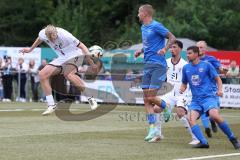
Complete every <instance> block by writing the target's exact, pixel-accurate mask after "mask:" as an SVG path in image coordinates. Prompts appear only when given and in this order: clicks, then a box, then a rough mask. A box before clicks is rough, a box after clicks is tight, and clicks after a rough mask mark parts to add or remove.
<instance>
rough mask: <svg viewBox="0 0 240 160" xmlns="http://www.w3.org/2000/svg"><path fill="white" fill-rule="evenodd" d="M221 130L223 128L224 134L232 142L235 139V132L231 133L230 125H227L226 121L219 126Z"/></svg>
mask: <svg viewBox="0 0 240 160" xmlns="http://www.w3.org/2000/svg"><path fill="white" fill-rule="evenodd" d="M218 126H219V128H221V130H222V131H223V133H225V134H226V135H227V136H228V139H229V140H231V139H233V138H235V136H234V134H233V132H232V131H231V129H230V127H229V125H228V124H227V122H226V121H224V122H222V123H220V124H218Z"/></svg>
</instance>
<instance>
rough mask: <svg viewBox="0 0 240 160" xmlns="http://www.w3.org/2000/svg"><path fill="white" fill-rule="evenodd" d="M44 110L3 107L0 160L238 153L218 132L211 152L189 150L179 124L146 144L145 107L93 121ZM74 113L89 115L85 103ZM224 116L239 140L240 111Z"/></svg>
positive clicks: (146, 159)
mask: <svg viewBox="0 0 240 160" xmlns="http://www.w3.org/2000/svg"><path fill="white" fill-rule="evenodd" d="M108 106H109V105H103V106H102V107H108ZM45 108H46V104H43V103H0V148H1V149H0V160H46V159H48V160H99V159H101V160H118V159H124V160H155V159H156V160H159V159H164V160H165V159H178V158H189V157H199V156H207V155H218V154H229V153H237V152H238V153H240V151H236V150H234V149H233V146H232V145H231V144H230V142H229V141H228V140H227V138H226V137H225V135H224V134H223V133H222V132H220V131H218V132H217V133H215V134H213V138H211V139H209V144H210V148H209V149H193V148H191V146H190V145H188V142H190V140H191V138H190V136H189V134H188V133H187V132H186V130H185V128H184V127H182V123H181V122H179V121H176V120H175V119H172V120H171V121H170V122H168V123H165V124H164V125H163V134H164V137H165V138H164V139H163V140H162V141H160V142H159V143H154V144H149V143H147V142H144V140H143V139H144V136H145V135H146V133H147V130H146V128H147V122H146V118H145V116H144V115H145V113H144V108H143V107H142V106H127V105H119V106H118V107H116V108H115V109H114V110H113V111H111V112H110V113H108V114H105V115H103V116H101V117H98V118H96V119H92V120H89V121H63V120H60V119H59V118H58V117H57V116H56V115H55V114H53V115H50V116H46V117H43V116H41V113H42V111H43V110H44V109H45ZM16 109H17V110H16ZM71 109H72V112H73V113H75V114H77V113H82V112H86V111H88V110H89V108H88V105H87V104H78V105H77V104H73V105H72V107H71ZM221 113H222V115H223V117H224V118H225V119H226V120H227V121H228V122H229V123H230V125H231V127H232V129H233V131H234V132H235V134H236V136H238V137H240V110H233V109H222V110H221ZM218 159H240V156H233V157H223V158H218Z"/></svg>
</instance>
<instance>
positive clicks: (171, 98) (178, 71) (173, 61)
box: [149, 40, 199, 145]
mask: <svg viewBox="0 0 240 160" xmlns="http://www.w3.org/2000/svg"><path fill="white" fill-rule="evenodd" d="M182 48H183V44H182V42H181V41H178V40H176V41H175V42H174V43H173V44H172V45H171V47H170V52H171V54H172V57H171V58H169V59H167V66H168V70H167V82H169V83H171V84H172V85H173V86H174V89H173V91H171V92H170V93H167V94H166V95H164V96H162V99H163V100H164V101H165V102H166V103H167V105H168V107H170V108H172V107H176V112H177V116H178V118H180V120H181V121H182V122H183V124H184V126H185V127H186V129H187V131H188V132H189V134H190V135H191V137H192V141H191V142H190V143H189V144H191V145H194V144H198V143H199V140H198V139H197V138H196V137H195V135H194V134H193V133H192V131H191V127H190V124H189V122H188V120H187V111H188V107H187V104H188V102H189V101H190V99H191V92H190V90H187V91H185V92H184V93H183V94H180V93H179V90H180V86H181V83H182V69H183V66H184V65H185V64H187V62H186V61H185V60H184V59H183V58H181V51H182ZM154 110H155V113H156V115H157V116H156V117H157V122H156V128H157V133H158V134H157V135H156V136H155V137H154V138H152V139H151V140H150V141H149V142H156V141H159V140H160V139H162V138H163V136H162V133H161V118H160V112H161V110H160V107H158V106H156V105H155V106H154Z"/></svg>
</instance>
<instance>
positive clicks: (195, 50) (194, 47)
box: [187, 46, 199, 55]
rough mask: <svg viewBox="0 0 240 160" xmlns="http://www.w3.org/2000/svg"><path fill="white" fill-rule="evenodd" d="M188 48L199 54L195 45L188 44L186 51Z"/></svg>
mask: <svg viewBox="0 0 240 160" xmlns="http://www.w3.org/2000/svg"><path fill="white" fill-rule="evenodd" d="M188 50H192V51H193V53H197V54H198V55H199V48H198V47H197V46H190V47H188V48H187V51H188Z"/></svg>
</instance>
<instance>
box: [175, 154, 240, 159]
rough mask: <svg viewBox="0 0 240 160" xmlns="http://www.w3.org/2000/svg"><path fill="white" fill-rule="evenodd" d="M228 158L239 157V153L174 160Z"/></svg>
mask: <svg viewBox="0 0 240 160" xmlns="http://www.w3.org/2000/svg"><path fill="white" fill-rule="evenodd" d="M230 156H240V153H230V154H220V155H212V156H203V157H192V158H182V159H175V160H195V159H209V158H219V157H230Z"/></svg>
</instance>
